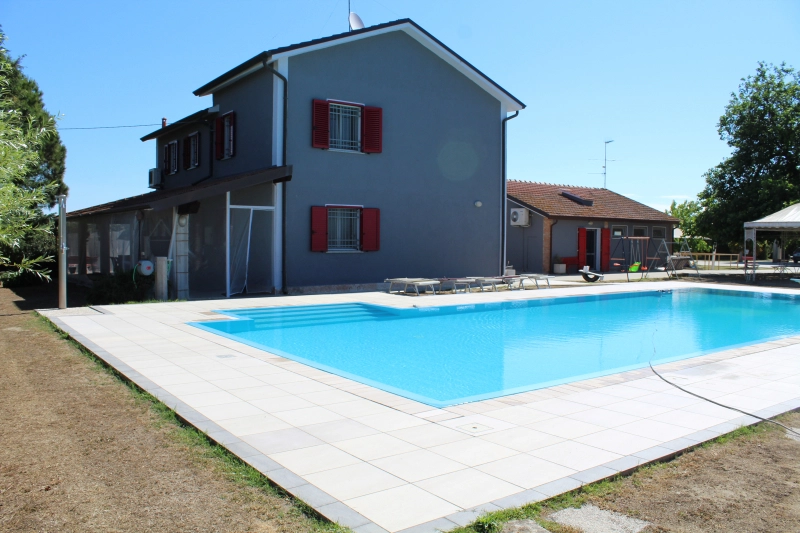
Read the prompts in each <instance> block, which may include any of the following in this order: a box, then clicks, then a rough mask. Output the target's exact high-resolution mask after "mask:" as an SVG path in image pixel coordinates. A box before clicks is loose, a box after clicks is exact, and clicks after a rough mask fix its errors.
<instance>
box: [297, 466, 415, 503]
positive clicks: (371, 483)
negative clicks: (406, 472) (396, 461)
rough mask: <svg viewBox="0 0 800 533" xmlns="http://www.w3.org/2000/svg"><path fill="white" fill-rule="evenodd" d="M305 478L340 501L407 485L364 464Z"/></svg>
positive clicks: (382, 471)
mask: <svg viewBox="0 0 800 533" xmlns="http://www.w3.org/2000/svg"><path fill="white" fill-rule="evenodd" d="M303 477H304V478H305V479H306V480H308V481H309V482H310V483H313V484H314V485H316V486H317V487H319V488H320V489H322V490H324V491H325V492H327V493H328V494H330V495H331V496H333V497H334V498H338V499H339V500H349V499H351V498H357V497H358V496H364V495H367V494H372V493H374V492H380V491H383V490H386V489H391V488H394V487H399V486H402V485H405V484H406V482H405V481H403V480H402V479H400V478H398V477H395V476H393V475H391V474H389V473H388V472H385V471H384V470H381V469H380V468H376V467H374V466H372V465H370V464H367V463H363V462H358V463H355V464H352V465H348V466H342V467H339V468H332V469H330V470H325V471H322V472H317V473H315V474H306V475H305V476H303Z"/></svg>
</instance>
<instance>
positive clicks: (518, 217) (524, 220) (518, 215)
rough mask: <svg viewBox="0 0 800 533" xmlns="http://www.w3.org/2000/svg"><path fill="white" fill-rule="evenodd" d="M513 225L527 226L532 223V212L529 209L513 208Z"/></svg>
mask: <svg viewBox="0 0 800 533" xmlns="http://www.w3.org/2000/svg"><path fill="white" fill-rule="evenodd" d="M511 225H512V226H522V227H525V228H527V227H528V226H530V225H531V219H530V213H529V212H528V210H527V209H524V208H522V209H512V210H511Z"/></svg>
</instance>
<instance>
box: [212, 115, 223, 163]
mask: <svg viewBox="0 0 800 533" xmlns="http://www.w3.org/2000/svg"><path fill="white" fill-rule="evenodd" d="M214 157H215V158H216V159H222V158H223V157H225V120H224V119H223V118H222V117H218V118H217V120H215V121H214Z"/></svg>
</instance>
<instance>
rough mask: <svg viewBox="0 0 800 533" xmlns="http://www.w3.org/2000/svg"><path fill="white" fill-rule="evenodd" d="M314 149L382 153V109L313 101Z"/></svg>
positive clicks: (312, 137) (312, 136)
mask: <svg viewBox="0 0 800 533" xmlns="http://www.w3.org/2000/svg"><path fill="white" fill-rule="evenodd" d="M311 122H312V123H311V146H313V147H314V148H323V149H330V150H342V151H346V152H363V153H367V154H370V153H381V152H382V151H383V109H381V108H380V107H371V106H365V105H361V104H350V103H345V102H335V101H329V100H314V101H313V108H312V121H311Z"/></svg>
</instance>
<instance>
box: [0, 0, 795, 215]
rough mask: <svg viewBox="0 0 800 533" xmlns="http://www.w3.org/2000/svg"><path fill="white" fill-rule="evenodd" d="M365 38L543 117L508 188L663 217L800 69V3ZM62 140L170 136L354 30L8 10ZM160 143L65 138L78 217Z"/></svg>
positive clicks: (206, 5)
mask: <svg viewBox="0 0 800 533" xmlns="http://www.w3.org/2000/svg"><path fill="white" fill-rule="evenodd" d="M351 1H352V8H353V11H355V12H357V13H358V14H359V15H360V16H361V18H362V19H363V20H364V22H365V24H366V25H367V26H370V25H373V24H379V23H382V22H386V21H390V20H396V19H398V18H405V17H408V18H411V19H413V20H414V21H415V22H417V23H418V24H420V25H421V26H422V27H424V28H425V29H426V30H428V31H429V32H431V33H432V34H433V35H435V36H436V37H438V38H439V39H440V40H442V41H443V42H444V43H445V44H447V45H448V46H450V47H451V48H453V49H454V50H455V51H456V52H457V53H459V54H460V55H462V56H463V57H464V58H466V59H467V60H468V61H470V62H471V63H472V64H474V65H475V66H476V67H478V68H479V69H481V70H482V71H483V72H484V73H486V74H487V75H488V76H489V77H491V78H492V79H494V80H495V81H496V82H498V83H499V84H500V85H502V86H503V87H505V88H506V89H507V90H509V91H510V92H511V93H512V94H514V95H515V96H517V97H518V98H519V99H521V100H522V101H523V102H525V103H526V104H527V105H528V107H527V109H525V110H524V111H522V112H521V113H520V116H519V117H518V118H516V119H514V120H513V121H511V122H509V146H508V162H509V167H508V176H509V178H510V179H523V180H530V181H542V182H549V183H563V184H570V185H582V186H595V187H602V185H603V176H602V175H601V174H600V173H601V172H602V165H603V162H602V158H603V142H604V141H606V140H610V139H613V140H614V142H613V143H612V144H610V145H609V159H614V160H615V161H612V162H609V164H608V188H609V189H612V190H614V191H617V192H620V193H622V194H626V195H628V196H630V197H632V198H634V199H636V200H639V201H641V202H644V203H646V204H648V205H651V206H654V207H657V208H659V209H663V208H665V207H666V206H668V205H669V203H670V201H671V200H672V199H677V200H678V201H682V200H684V199H687V198H694V197H695V195H696V194H697V193H698V192H699V191H700V190H701V189H702V188H703V185H704V180H703V177H702V175H703V173H704V172H705V171H706V170H708V169H709V168H710V167H712V166H714V165H716V164H717V163H719V162H720V161H721V160H722V159H723V158H724V157H725V156H726V155H727V154H728V147H727V145H726V144H725V143H724V142H722V141H721V140H720V139H719V136H718V134H717V131H716V124H717V121H718V120H719V117H720V115H721V114H722V112H723V110H724V107H725V105H726V103H727V102H728V100H729V98H730V93H731V92H732V91H734V90H735V89H736V88H737V87H738V84H739V80H740V79H741V78H742V77H745V76H747V75H749V74H751V73H753V72H754V71H755V69H756V64H757V62H758V61H760V60H763V61H767V62H773V63H780V62H782V61H785V62H786V63H788V64H789V65H792V66H794V67H798V68H800V2H796V1H791V0H783V1H769V0H759V1H750V2H740V1H735V0H724V1H710V0H709V1H704V2H689V1H685V2H675V1H674V0H673V1H647V2H643V1H614V2H599V1H598V2H589V1H587V2H577V1H570V2H566V1H558V2H557V1H551V2H535V1H517V2H513V1H494V2H485V1H484V2H477V1H470V0H458V1H455V0H454V1H443V0H438V1H435V2H431V1H430V0H427V1H422V0H419V1H418V0H408V1H398V0H394V1H393V0H351ZM0 24H2V25H3V29H4V31H5V33H6V34H7V36H8V41H7V47H8V48H9V49H10V50H11V53H12V55H14V56H18V55H22V54H24V55H26V57H25V59H24V61H23V64H24V66H25V69H26V72H27V74H28V75H29V76H31V77H33V78H34V79H36V81H37V82H38V83H39V85H40V87H41V88H42V90H43V91H44V95H45V103H46V104H47V107H48V109H49V110H50V111H51V112H54V113H56V112H60V113H62V114H63V119H62V120H61V122H60V124H59V126H60V127H61V128H70V127H87V126H116V125H131V124H157V123H160V121H161V117H167V118H168V119H170V120H177V119H179V118H181V117H184V116H186V115H188V114H190V113H192V112H194V111H196V110H198V109H201V108H204V107H207V106H209V105H210V97H207V98H202V99H201V98H198V97H196V96H194V95H192V91H193V90H194V89H196V88H197V87H200V86H201V85H203V84H204V83H206V82H207V81H209V80H211V79H213V78H214V77H216V76H218V75H219V74H221V73H223V72H225V71H227V70H228V69H230V68H232V67H234V66H236V65H237V64H239V63H241V62H242V61H244V60H246V59H248V58H250V57H252V56H254V55H256V54H257V53H259V52H261V51H263V50H268V49H270V48H275V47H277V46H282V45H287V44H291V43H296V42H300V41H305V40H308V39H313V38H317V37H322V36H326V35H331V34H334V33H339V32H342V31H346V30H347V0H294V1H291V2H277V1H270V0H260V1H252V2H249V1H238V2H224V3H223V2H220V1H216V2H211V1H205V0H195V1H193V2H191V3H190V2H163V1H159V2H154V1H142V0H139V1H137V2H128V3H125V4H122V3H118V2H107V1H104V2H94V1H88V0H84V1H82V2H56V1H44V0H4V1H3V2H2V4H1V5H0ZM152 129H155V128H153V127H150V128H130V129H116V130H62V138H63V140H64V143H65V144H66V146H67V149H68V159H67V174H66V181H67V184H68V185H69V186H70V197H69V208H70V209H72V210H75V209H79V208H82V207H87V206H90V205H95V204H98V203H102V202H106V201H110V200H114V199H117V198H121V197H126V196H131V195H134V194H141V193H143V192H147V188H146V186H147V170H148V169H149V168H151V167H153V166H155V159H156V156H155V147H154V144H153V143H152V142H150V143H142V142H140V141H139V137H141V136H142V135H144V134H146V133H148V132H149V131H151V130H152Z"/></svg>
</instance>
